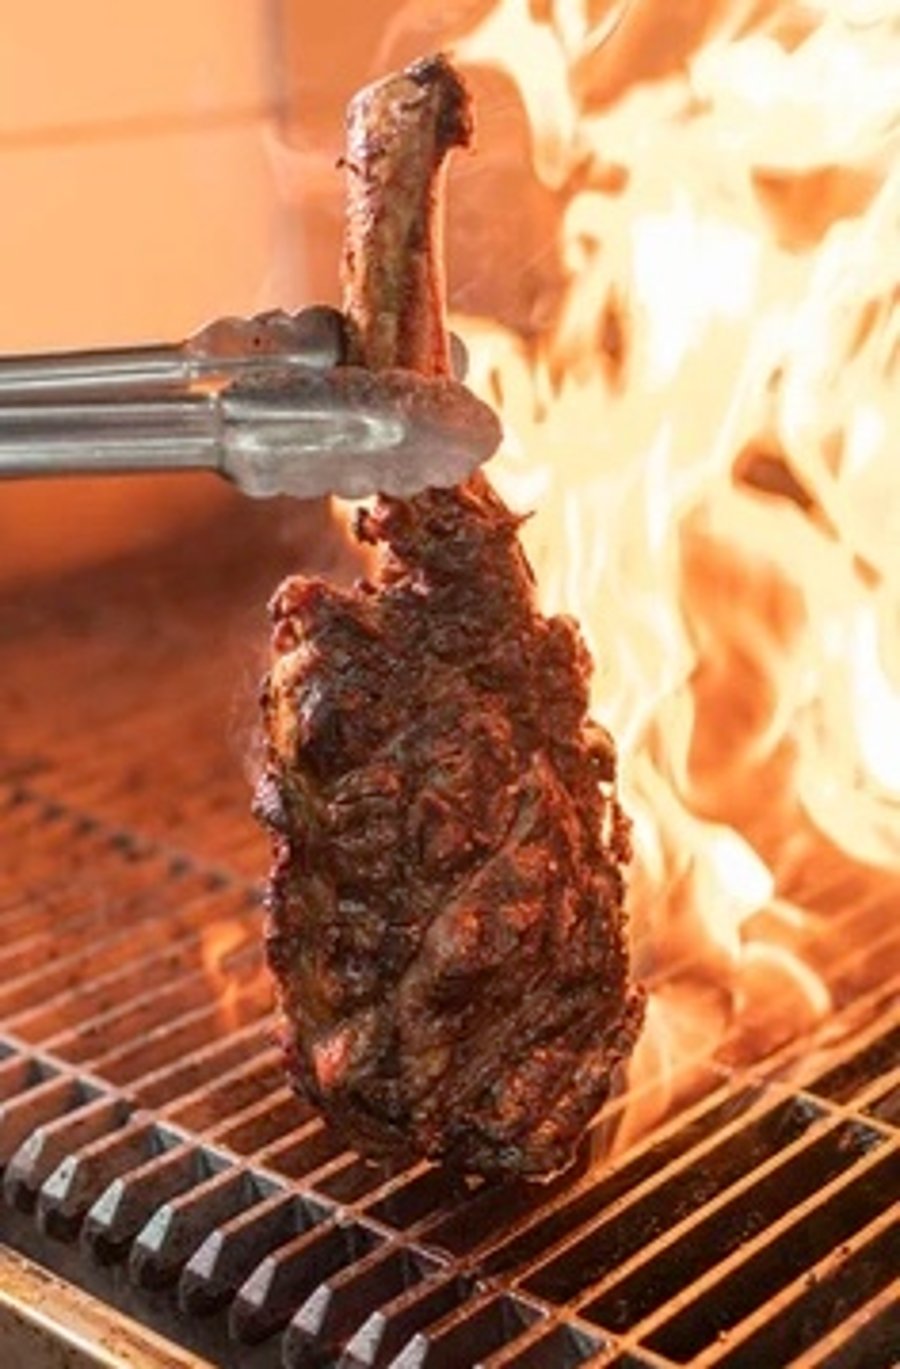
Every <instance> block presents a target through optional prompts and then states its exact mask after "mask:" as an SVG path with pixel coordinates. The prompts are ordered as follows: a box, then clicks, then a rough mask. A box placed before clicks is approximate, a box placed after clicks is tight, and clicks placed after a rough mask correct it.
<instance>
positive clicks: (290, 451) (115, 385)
mask: <svg viewBox="0 0 900 1369" xmlns="http://www.w3.org/2000/svg"><path fill="white" fill-rule="evenodd" d="M345 352H346V347H345V332H344V321H343V317H342V315H341V314H339V313H338V312H337V310H334V309H329V308H327V307H325V306H318V305H317V306H314V307H312V308H309V309H304V310H302V311H301V312H300V313H298V314H287V313H283V312H281V311H280V310H279V311H274V312H271V313H265V314H259V315H257V316H256V317H254V318H250V319H241V318H222V319H217V320H216V321H215V322H213V323H210V324H209V325H207V326H206V327H205V328H203V329H201V331H200V332H198V333H195V334H194V335H193V336H192V337H190V338H188V339H187V340H186V341H185V342H181V343H175V344H163V345H158V346H157V345H154V346H142V347H126V348H118V349H117V348H113V349H108V350H101V351H84V352H61V353H56V354H54V353H46V354H38V355H34V356H10V357H0V477H31V476H40V475H62V474H85V473H99V472H112V473H119V472H127V471H174V470H211V471H215V472H217V473H218V474H220V475H223V476H225V477H226V478H228V479H229V480H232V481H234V483H235V484H237V485H238V486H239V487H240V488H241V489H242V490H243V491H244V492H245V493H246V494H249V495H253V496H257V497H260V496H266V495H274V494H292V495H295V496H297V497H299V498H314V497H316V496H319V495H323V494H339V495H344V496H346V497H348V498H359V497H362V496H365V495H369V494H372V493H374V492H375V491H377V490H380V491H383V492H385V493H388V494H411V493H414V492H416V491H417V490H420V489H423V488H425V487H426V486H428V485H450V484H455V483H457V482H459V481H460V480H462V479H464V478H465V477H466V476H467V475H469V474H470V473H471V472H472V470H474V468H475V467H476V466H477V465H479V464H480V463H481V462H482V461H484V460H486V459H487V458H488V457H489V456H490V455H492V454H493V451H494V450H495V449H496V447H497V445H498V443H499V440H500V429H499V425H498V423H497V421H496V419H495V418H494V415H493V414H492V413H491V411H490V410H489V409H488V408H487V407H486V406H485V405H483V404H482V403H481V402H480V401H479V400H477V399H476V398H475V396H474V395H472V394H471V393H470V392H469V391H468V390H466V389H465V388H464V387H463V386H462V385H461V384H459V383H458V382H457V381H455V380H439V381H428V380H423V379H422V378H420V377H417V376H414V375H412V374H411V373H408V372H387V373H380V374H378V375H375V374H373V373H371V372H368V371H363V370H360V369H358V368H355V367H349V366H345V365H343V364H342V363H343V360H344V356H345Z"/></svg>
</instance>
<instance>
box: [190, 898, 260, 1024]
mask: <svg viewBox="0 0 900 1369" xmlns="http://www.w3.org/2000/svg"><path fill="white" fill-rule="evenodd" d="M199 950H200V965H201V968H202V971H203V974H204V977H205V978H206V981H207V983H208V984H209V989H210V997H211V998H212V1000H213V1001H214V1002H215V1007H216V1015H217V1017H218V1020H219V1022H220V1023H221V1026H222V1030H223V1032H226V1033H227V1032H233V1031H237V1029H238V1028H239V1027H240V1026H241V1017H240V1011H239V999H240V997H241V995H242V994H246V993H247V992H248V987H249V988H251V989H252V987H253V986H254V985H263V984H265V982H266V975H265V970H264V967H263V965H262V962H261V957H260V955H259V953H258V928H257V926H256V924H255V921H254V920H253V919H250V918H247V917H244V918H240V917H224V918H217V919H216V920H215V921H214V922H211V923H209V925H208V926H205V927H203V928H202V929H201V931H200V946H199Z"/></svg>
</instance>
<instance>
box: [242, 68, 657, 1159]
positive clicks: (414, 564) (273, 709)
mask: <svg viewBox="0 0 900 1369" xmlns="http://www.w3.org/2000/svg"><path fill="white" fill-rule="evenodd" d="M469 132H470V119H469V112H468V102H467V98H466V93H465V90H464V87H463V86H462V84H461V82H460V80H459V78H458V76H457V75H456V73H455V72H454V71H453V69H452V67H451V66H450V65H449V63H447V62H446V60H445V59H443V58H437V59H432V60H429V61H427V62H422V63H418V64H416V66H415V67H412V68H409V69H408V70H407V71H406V72H404V73H402V74H401V75H400V76H397V77H392V78H388V80H387V81H385V82H381V83H379V84H378V85H377V86H375V87H371V88H369V89H368V90H366V91H364V92H362V94H361V95H360V96H358V97H357V99H356V101H355V102H354V104H353V105H352V106H351V112H350V140H349V152H348V158H347V160H348V165H349V168H350V206H349V228H348V247H347V253H346V258H345V284H346V298H345V309H346V313H347V316H348V319H349V323H350V328H351V335H352V338H353V347H354V352H355V355H354V360H355V361H356V362H357V363H359V364H365V365H368V366H370V367H372V368H373V369H382V368H384V367H391V366H396V365H398V364H402V365H403V366H406V367H411V368H415V369H418V370H420V371H421V372H423V373H425V374H430V375H438V374H442V373H445V372H446V370H447V364H448V363H447V344H446V335H445V332H444V322H443V301H442V284H441V273H440V261H439V254H438V251H437V248H436V244H435V232H434V221H435V218H434V216H435V205H436V198H437V179H438V173H439V168H440V165H441V163H442V161H443V159H444V154H445V153H446V151H447V150H448V149H449V147H450V146H452V145H453V144H455V143H460V142H465V141H467V139H468V136H469ZM518 526H519V519H518V518H517V517H516V516H514V515H513V514H512V513H511V512H510V510H509V509H508V508H507V507H506V506H505V505H504V503H503V502H502V500H501V499H500V498H499V496H498V495H497V494H496V493H495V492H494V491H493V489H492V488H491V487H490V485H489V483H488V481H487V480H486V478H485V477H484V476H483V475H481V474H479V475H476V476H475V477H474V478H473V479H471V480H470V481H469V482H467V483H466V484H465V485H463V486H459V487H456V488H454V489H449V490H429V491H427V492H426V493H424V494H422V495H419V496H417V497H415V498H414V499H411V500H408V501H402V500H398V499H388V498H381V499H379V500H378V502H377V503H376V505H375V507H374V509H373V510H371V511H365V512H362V513H360V515H359V517H358V522H357V535H358V536H359V537H360V538H361V539H362V540H363V541H365V542H367V543H371V544H373V545H374V546H375V547H376V548H377V550H378V554H379V558H380V559H379V564H378V569H377V574H376V576H375V578H374V580H373V581H372V582H366V583H362V584H360V585H358V586H357V587H356V588H355V589H353V590H351V591H346V590H341V589H338V588H335V587H334V586H332V585H329V584H328V583H326V582H323V581H322V580H315V579H305V578H299V577H297V578H293V579H290V580H288V581H287V582H286V583H285V584H284V585H282V586H281V588H280V589H279V590H278V592H277V593H276V595H275V597H274V599H273V602H272V613H273V618H274V623H275V628H274V638H273V662H272V666H271V670H270V673H269V676H268V679H267V682H266V685H265V688H264V693H263V704H264V716H265V727H266V734H267V740H268V760H267V767H266V772H265V775H264V777H263V779H262V781H261V783H260V788H259V792H258V799H257V811H258V812H259V814H260V815H261V817H262V818H263V820H264V821H265V823H266V824H267V826H268V827H269V830H270V832H271V835H272V840H273V848H274V866H273V870H272V873H271V877H270V884H269V924H268V943H267V944H268V956H269V962H270V964H271V967H272V970H273V972H274V974H275V977H276V980H277V983H278V987H279V994H280V1003H281V1008H282V1012H283V1017H284V1022H285V1032H286V1046H287V1056H288V1065H289V1070H290V1073H291V1076H292V1078H293V1080H294V1081H295V1083H296V1086H297V1087H298V1089H299V1090H301V1091H302V1092H303V1093H304V1094H305V1095H306V1096H308V1097H309V1098H311V1099H312V1100H313V1101H314V1102H315V1103H316V1104H317V1105H318V1106H319V1107H320V1108H321V1109H322V1111H323V1112H324V1113H325V1114H326V1116H327V1117H328V1118H329V1119H330V1120H331V1121H332V1122H333V1123H334V1124H335V1125H336V1126H337V1127H339V1128H340V1130H341V1132H342V1133H343V1134H344V1135H345V1136H346V1137H347V1138H348V1140H349V1141H351V1142H352V1143H353V1144H354V1145H355V1146H357V1147H358V1148H359V1149H360V1150H361V1151H362V1152H364V1153H365V1154H367V1155H371V1156H374V1157H382V1158H383V1157H397V1158H407V1157H410V1156H414V1155H426V1156H429V1157H432V1158H440V1159H442V1160H444V1161H446V1162H447V1163H450V1164H452V1165H454V1166H456V1167H458V1168H461V1169H464V1170H471V1171H480V1172H482V1173H487V1174H491V1173H501V1172H505V1173H516V1174H524V1175H542V1174H547V1173H551V1172H553V1171H554V1170H557V1169H559V1168H560V1167H562V1166H563V1165H565V1164H566V1163H567V1162H568V1161H569V1160H570V1159H571V1158H572V1155H573V1152H574V1147H575V1145H576V1143H577V1141H578V1139H579V1137H580V1136H581V1134H582V1133H583V1131H584V1128H585V1127H586V1125H587V1123H588V1122H589V1121H590V1119H591V1117H592V1116H593V1114H594V1113H595V1111H596V1110H597V1108H598V1107H599V1105H600V1104H601V1103H602V1102H603V1100H604V1099H605V1097H606V1096H607V1094H608V1091H609V1089H610V1086H611V1081H612V1078H613V1075H614V1070H615V1067H616V1065H617V1064H618V1062H619V1061H621V1060H622V1059H623V1057H625V1056H627V1054H628V1052H629V1050H630V1048H631V1046H632V1045H633V1043H634V1040H635V1038H636V1035H637V1033H638V1030H639V1027H640V1023H641V1016H642V997H641V994H640V992H639V991H638V990H635V989H633V988H632V987H631V986H630V983H629V973H628V956H627V949H626V928H625V915H624V912H623V877H622V868H623V866H624V864H625V862H626V861H627V859H628V823H627V820H626V819H625V817H624V816H623V814H622V812H621V810H620V808H619V806H618V803H617V800H616V796H615V787H614V782H615V750H614V746H613V743H612V741H611V739H610V737H609V735H608V734H607V733H606V732H605V731H604V730H603V729H602V728H600V727H599V726H597V725H596V724H594V723H591V722H590V721H589V720H588V718H587V708H588V682H589V676H590V669H591V666H590V661H589V658H588V655H587V652H586V650H585V647H584V645H583V643H582V640H581V638H580V635H579V633H578V629H577V627H576V625H575V624H574V623H573V622H572V621H571V620H570V619H567V618H563V617H555V618H544V617H542V616H541V614H540V613H539V612H538V611H537V607H536V603H535V590H534V583H533V577H532V574H531V571H530V568H529V565H528V562H527V560H526V558H525V556H524V553H523V550H522V548H521V545H520V543H519V540H518V536H517V530H518Z"/></svg>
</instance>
